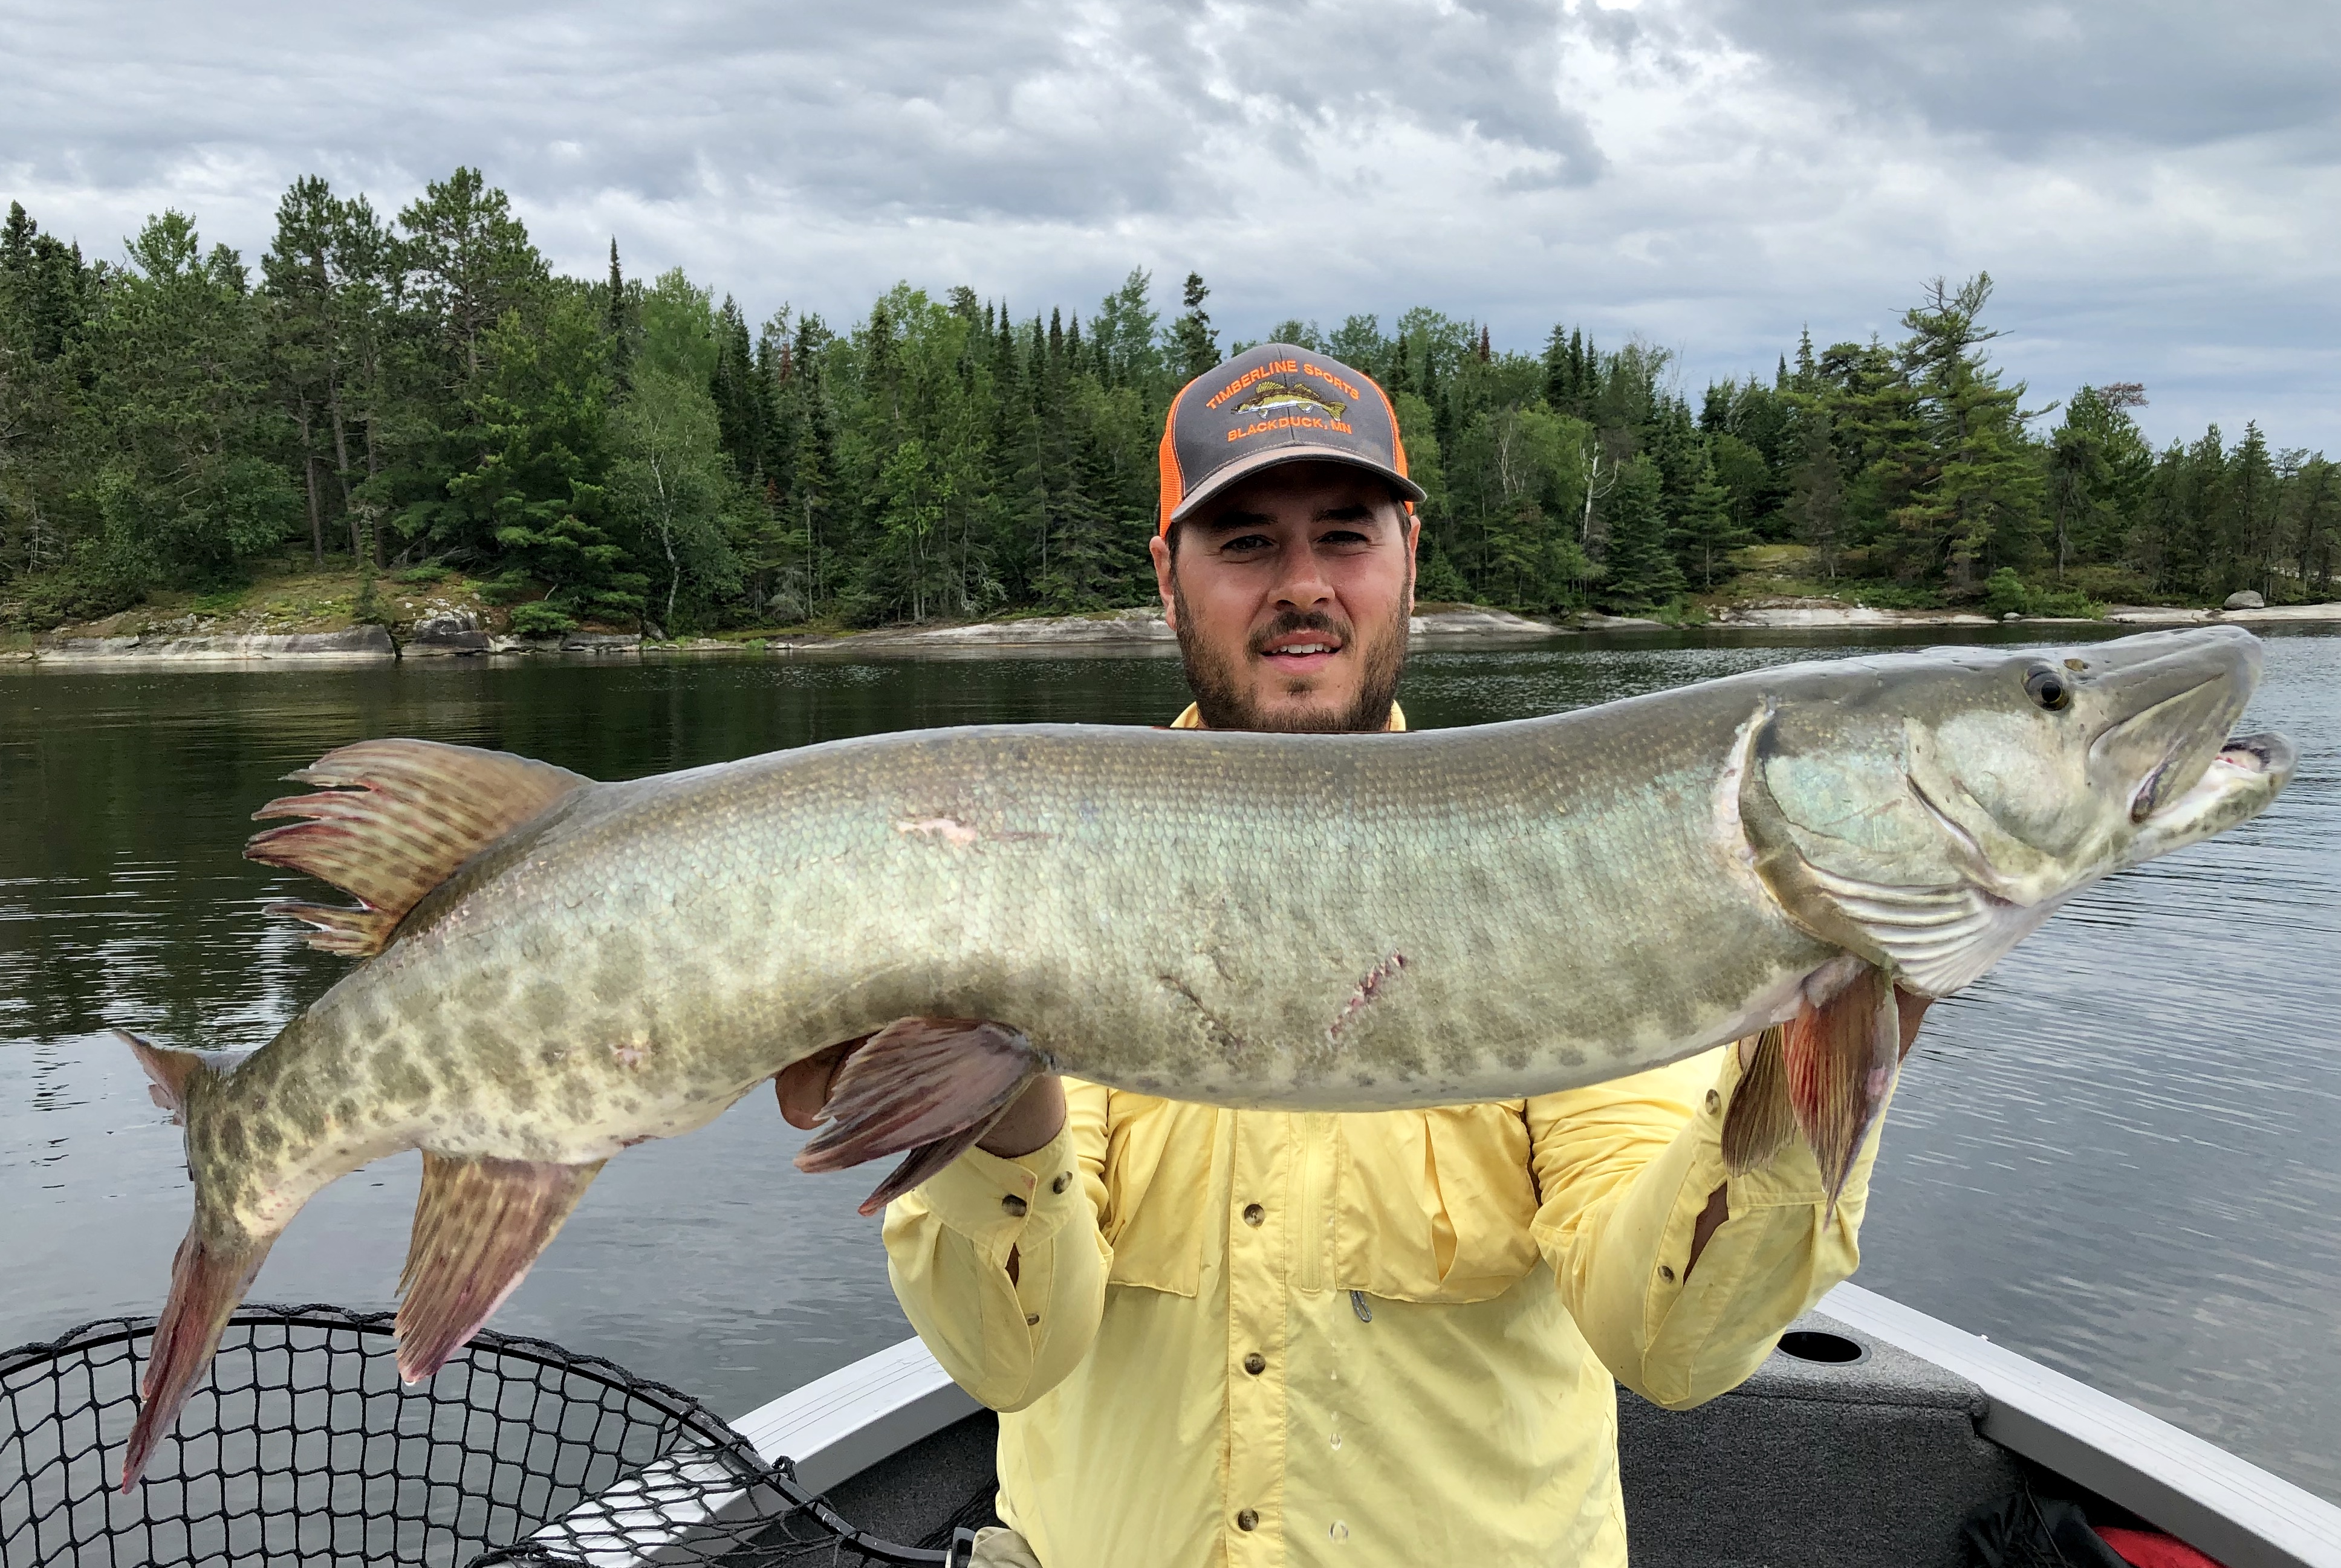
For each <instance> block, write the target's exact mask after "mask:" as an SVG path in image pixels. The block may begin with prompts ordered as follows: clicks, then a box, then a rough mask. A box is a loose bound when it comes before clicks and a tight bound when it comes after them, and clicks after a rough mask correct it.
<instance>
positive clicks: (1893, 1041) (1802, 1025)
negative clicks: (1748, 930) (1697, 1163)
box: [1723, 964, 1902, 1223]
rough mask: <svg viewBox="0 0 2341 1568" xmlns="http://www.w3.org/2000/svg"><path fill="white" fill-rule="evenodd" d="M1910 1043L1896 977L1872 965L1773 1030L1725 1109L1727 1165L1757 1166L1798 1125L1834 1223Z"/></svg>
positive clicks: (1734, 1168)
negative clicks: (1906, 1038)
mask: <svg viewBox="0 0 2341 1568" xmlns="http://www.w3.org/2000/svg"><path fill="white" fill-rule="evenodd" d="M1901 1043H1902V1035H1901V1018H1900V1012H1899V1009H1898V1007H1897V1005H1896V1003H1895V999H1894V982H1893V981H1892V980H1891V979H1890V978H1888V976H1887V975H1886V973H1885V971H1883V970H1881V969H1878V968H1873V967H1871V966H1869V965H1866V964H1865V965H1863V966H1862V967H1861V968H1860V971H1859V972H1858V974H1856V975H1855V976H1854V978H1852V979H1851V980H1850V981H1848V983H1847V984H1846V985H1845V987H1843V988H1842V989H1841V990H1839V991H1838V992H1837V993H1836V994H1835V995H1834V996H1832V997H1829V998H1828V1000H1827V1001H1825V1002H1821V1003H1819V1004H1818V1005H1815V1004H1813V1003H1811V1002H1808V1003H1806V1005H1805V1006H1804V1007H1802V1008H1800V1009H1799V1010H1798V1014H1797V1016H1796V1017H1794V1018H1793V1019H1791V1020H1790V1021H1789V1022H1788V1024H1786V1025H1785V1026H1783V1025H1777V1024H1776V1025H1774V1026H1773V1027H1771V1028H1768V1029H1767V1030H1765V1031H1764V1034H1763V1036H1762V1037H1761V1038H1760V1039H1759V1040H1758V1044H1757V1047H1756V1054H1755V1056H1754V1057H1753V1058H1752V1059H1751V1060H1750V1061H1749V1062H1748V1070H1747V1072H1746V1073H1745V1074H1743V1075H1742V1076H1741V1077H1740V1080H1739V1087H1738V1089H1737V1090H1735V1091H1734V1092H1733V1094H1732V1099H1731V1108H1730V1110H1729V1111H1728V1112H1726V1113H1725V1116H1724V1121H1723V1157H1724V1164H1725V1166H1726V1168H1727V1169H1728V1170H1729V1171H1730V1173H1731V1174H1732V1175H1734V1176H1738V1175H1741V1174H1744V1173H1745V1172H1747V1171H1748V1170H1752V1169H1754V1168H1755V1167H1756V1166H1760V1165H1763V1164H1765V1163H1766V1162H1767V1161H1768V1160H1770V1159H1771V1158H1772V1157H1773V1156H1775V1155H1777V1154H1778V1153H1779V1151H1780V1150H1781V1148H1782V1147H1784V1146H1786V1145H1787V1143H1788V1136H1789V1134H1790V1133H1791V1132H1792V1131H1793V1132H1797V1133H1800V1134H1802V1135H1803V1138H1804V1142H1805V1146H1806V1147H1808V1148H1809V1149H1810V1150H1812V1154H1813V1160H1814V1162H1815V1163H1816V1164H1817V1165H1818V1166H1819V1167H1820V1174H1821V1187H1822V1191H1823V1193H1824V1195H1825V1196H1826V1201H1827V1203H1828V1217H1829V1220H1830V1222H1831V1223H1834V1222H1835V1220H1836V1218H1837V1206H1838V1197H1839V1196H1842V1195H1843V1193H1844V1191H1845V1184H1846V1179H1847V1177H1848V1176H1850V1175H1851V1174H1852V1172H1853V1162H1854V1161H1855V1159H1857V1158H1858V1157H1859V1156H1860V1153H1861V1146H1862V1143H1863V1142H1864V1140H1865V1139H1867V1137H1868V1134H1869V1129H1870V1127H1871V1126H1873V1125H1874V1124H1875V1123H1876V1122H1877V1120H1878V1111H1879V1110H1880V1109H1881V1108H1882V1107H1884V1106H1885V1104H1886V1099H1887V1097H1888V1095H1890V1094H1891V1093H1892V1092H1893V1089H1894V1077H1895V1072H1896V1069H1897V1068H1898V1067H1899V1065H1900V1063H1901Z"/></svg>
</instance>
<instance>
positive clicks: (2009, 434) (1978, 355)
mask: <svg viewBox="0 0 2341 1568" xmlns="http://www.w3.org/2000/svg"><path fill="white" fill-rule="evenodd" d="M1991 287H1992V284H1991V274H1990V273H1977V274H1976V275H1975V276H1974V277H1973V278H1970V279H1969V280H1968V281H1967V283H1963V284H1961V285H1960V286H1959V287H1958V288H1957V289H1956V290H1953V289H1952V288H1950V287H1949V285H1948V283H1946V282H1945V281H1944V280H1943V279H1940V278H1938V279H1936V280H1935V281H1934V283H1932V284H1930V285H1929V287H1928V295H1927V299H1926V301H1925V303H1921V304H1918V305H1916V306H1914V307H1912V308H1911V309H1910V310H1908V311H1907V312H1905V313H1904V314H1903V318H1902V321H1903V324H1904V325H1905V326H1906V327H1908V329H1909V330H1910V334H1911V335H1910V337H1909V338H1908V340H1907V341H1906V342H1904V343H1903V345H1902V350H1901V357H1902V361H1903V363H1904V365H1905V367H1906V368H1907V372H1908V376H1909V379H1910V383H1911V388H1912V391H1913V392H1915V394H1916V398H1917V402H1918V418H1919V421H1920V423H1921V425H1922V427H1923V428H1924V430H1925V432H1926V433H1927V436H1928V445H1929V448H1930V451H1929V453H1928V456H1929V459H1930V461H1928V470H1929V471H1928V473H1927V474H1925V475H1924V476H1923V478H1922V479H1921V480H1920V482H1919V483H1918V484H1917V485H1915V486H1914V487H1913V493H1912V495H1911V499H1910V500H1909V501H1908V503H1906V504H1905V505H1904V506H1902V507H1901V508H1900V509H1899V510H1898V512H1897V514H1896V521H1897V522H1898V524H1899V526H1900V528H1901V531H1902V534H1903V539H1904V545H1905V550H1906V551H1908V552H1910V553H1913V554H1915V555H1917V557H1918V559H1919V560H1922V561H1927V562H1928V563H1930V564H1934V565H1937V566H1938V567H1939V569H1940V570H1941V571H1943V573H1944V575H1945V576H1946V577H1947V579H1948V581H1949V583H1950V586H1951V587H1952V588H1954V589H1966V588H1968V587H1970V586H1971V585H1973V584H1975V583H1977V581H1979V580H1980V578H1981V577H1982V576H1983V575H1984V574H1986V573H1987V572H1988V571H1991V570H1992V569H1993V568H1994V567H1996V566H2001V565H2005V566H2010V567H2020V566H2022V565H2023V564H2025V563H2026V561H2028V560H2029V559H2030V558H2031V557H2032V555H2033V554H2035V553H2036V551H2037V548H2038V545H2039V541H2040V536H2041V534H2042V533H2043V531H2045V530H2044V520H2043V516H2042V512H2041V495H2042V490H2043V485H2042V481H2041V476H2040V471H2039V468H2038V466H2037V464H2036V463H2035V462H2034V461H2032V459H2031V454H2030V452H2029V451H2028V450H2027V445H2026V436H2025V432H2024V421H2025V419H2026V418H2027V417H2029V416H2027V415H2026V414H2024V413H2023V412H2022V411H2021V408H2020V406H2019V405H2020V404H2021V402H2022V401H2023V397H2024V390H2025V389H2024V385H2023V383H2022V382H2017V384H2016V385H2015V386H2013V387H2002V386H2001V385H2000V384H1999V372H1997V371H1996V370H1994V369H1992V368H1991V367H1990V365H1989V364H1988V363H1987V361H1986V360H1985V358H1984V355H1983V353H1982V352H1981V350H1982V345H1983V344H1985V343H1987V342H1990V341H1991V340H1992V339H1993V338H1995V337H1997V336H1998V335H1999V334H1998V333H1997V332H1993V331H1988V330H1987V329H1985V328H1984V326H1983V325H1982V324H1981V322H1980V319H1979V318H1980V316H1981V313H1982V311H1983V307H1984V304H1985V303H1986V302H1987V301H1988V300H1989V299H1990V298H1991ZM1907 558H1908V557H1907V556H1906V559H1907Z"/></svg>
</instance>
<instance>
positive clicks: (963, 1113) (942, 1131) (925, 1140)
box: [796, 1018, 1048, 1214]
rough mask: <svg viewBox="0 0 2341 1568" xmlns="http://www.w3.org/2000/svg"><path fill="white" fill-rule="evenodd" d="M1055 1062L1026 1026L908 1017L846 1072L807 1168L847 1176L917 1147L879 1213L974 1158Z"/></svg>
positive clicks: (871, 1200)
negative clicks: (973, 1150) (971, 1151)
mask: <svg viewBox="0 0 2341 1568" xmlns="http://www.w3.org/2000/svg"><path fill="white" fill-rule="evenodd" d="M1047 1070H1048V1061H1047V1059H1046V1058H1045V1057H1042V1056H1041V1053H1040V1052H1039V1051H1038V1050H1036V1049H1034V1048H1033V1046H1032V1042H1031V1040H1029V1039H1027V1038H1025V1037H1024V1035H1023V1033H1022V1032H1021V1030H1018V1029H1013V1028H1011V1027H1008V1026H1007V1025H1005V1024H995V1023H991V1022H988V1021H986V1020H984V1019H981V1018H898V1019H896V1020H895V1021H894V1022H893V1023H892V1024H889V1025H888V1026H887V1027H884V1028H883V1029H881V1030H880V1031H879V1032H878V1033H877V1034H875V1035H872V1037H870V1041H869V1043H868V1044H867V1045H864V1046H863V1047H862V1048H861V1049H860V1050H857V1051H855V1052H854V1053H853V1054H852V1056H850V1057H846V1059H845V1063H844V1065H843V1066H842V1067H839V1068H838V1070H837V1077H836V1078H835V1080H834V1081H833V1082H832V1084H831V1086H830V1094H829V1103H828V1104H827V1105H825V1106H823V1107H822V1115H823V1116H824V1117H825V1118H827V1119H828V1120H829V1122H830V1124H831V1125H830V1126H829V1127H828V1128H826V1129H825V1130H824V1131H822V1133H821V1134H820V1135H819V1136H816V1137H815V1138H813V1139H812V1142H810V1143H808V1144H806V1145H805V1146H804V1147H803V1148H802V1149H800V1150H798V1151H797V1158H796V1163H797V1168H798V1169H799V1170H804V1171H816V1172H818V1171H837V1170H843V1169H845V1168H846V1167H847V1166H857V1165H860V1164H861V1163H862V1161H864V1160H872V1159H877V1158H880V1157H881V1156H885V1155H892V1154H901V1153H902V1152H904V1151H905V1150H912V1151H916V1152H914V1153H912V1154H911V1157H910V1158H909V1159H907V1160H905V1161H903V1162H902V1166H900V1167H899V1168H898V1169H896V1170H895V1172H894V1173H893V1175H892V1176H889V1177H887V1179H886V1181H885V1182H884V1183H883V1184H882V1186H880V1187H879V1188H878V1190H877V1191H876V1192H874V1193H872V1194H871V1195H870V1196H869V1197H868V1198H867V1199H866V1200H864V1202H863V1203H862V1213H863V1214H874V1213H876V1212H877V1211H878V1210H879V1209H880V1208H882V1207H883V1206H885V1205H886V1204H887V1203H889V1202H891V1201H892V1199H894V1198H895V1197H898V1196H901V1195H902V1194H903V1193H905V1192H908V1191H909V1190H910V1189H911V1187H914V1186H918V1184H919V1183H921V1182H922V1181H924V1180H926V1179H927V1178H928V1177H929V1176H932V1175H933V1174H934V1173H935V1172H936V1171H939V1170H941V1168H942V1167H943V1166H947V1165H949V1164H950V1163H951V1161H952V1160H954V1159H957V1158H958V1157H959V1156H961V1154H964V1153H965V1152H966V1151H967V1149H968V1148H969V1147H970V1146H971V1145H973V1144H974V1143H975V1141H976V1140H977V1139H979V1138H981V1136H983V1135H984V1133H985V1132H986V1131H987V1130H988V1129H989V1128H990V1127H991V1124H992V1123H993V1122H996V1121H998V1120H999V1119H1000V1117H1001V1113H1003V1112H1004V1111H1006V1110H1007V1109H1008V1107H1010V1106H1011V1105H1013V1104H1015V1103H1016V1097H1018V1096H1019V1095H1021V1094H1022V1093H1023V1092H1024V1090H1025V1088H1026V1087H1027V1086H1028V1085H1030V1084H1031V1081H1032V1080H1033V1079H1034V1078H1036V1077H1040V1076H1041V1074H1042V1073H1043V1072H1045V1071H1047Z"/></svg>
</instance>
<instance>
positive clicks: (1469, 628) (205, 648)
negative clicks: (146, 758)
mask: <svg viewBox="0 0 2341 1568" xmlns="http://www.w3.org/2000/svg"><path fill="white" fill-rule="evenodd" d="M2011 621H2012V622H2014V623H2016V624H2019V625H2021V624H2030V625H2040V626H2049V625H2081V626H2091V625H2107V624H2110V625H2116V626H2125V627H2137V628H2140V629H2146V628H2152V627H2165V626H2204V625H2212V624H2217V623H2227V624H2233V625H2237V626H2284V625H2304V626H2315V625H2341V604H2296V605H2281V606H2276V607H2271V608H2260V607H2256V606H2255V607H2249V608H2238V609H2235V610H2189V609H2184V608H2177V607H2170V606H2158V605H2116V606H2113V607H2111V608H2110V609H2108V610H2107V611H2106V613H2105V616H2104V618H2103V619H2102V620H2060V619H2058V618H2055V617H2028V616H2027V617H2003V618H2001V619H2000V620H1993V619H1992V618H1990V617H1988V616H1984V615H1977V614H1975V613H1973V612H1971V611H1963V610H1878V609H1871V608H1868V607H1867V606H1862V605H1847V604H1830V603H1814V602H1810V601H1807V602H1804V603H1787V604H1770V605H1760V604H1759V605H1752V606H1744V607H1743V606H1731V607H1728V608H1726V609H1724V610H1721V611H1719V612H1718V613H1717V614H1716V615H1715V616H1714V617H1713V618H1712V619H1711V620H1708V621H1707V622H1706V623H1705V624H1706V625H1708V626H1710V627H1728V628H1746V629H1749V630H1838V629H1854V630H1882V629H1889V628H1895V627H1934V626H1940V627H1986V626H1996V625H2003V624H2007V623H2009V622H2011ZM1668 629H1669V628H1668V627H1667V623H1665V622H1662V621H1658V620H1646V619H1642V618H1639V617H1635V616H1620V615H1594V614H1586V615H1577V616H1571V617H1569V618H1568V619H1567V620H1560V621H1554V622H1548V621H1542V620H1529V619H1528V618H1527V617H1524V616H1519V615H1514V614H1512V613H1510V612H1509V611H1508V610H1489V609H1485V608H1482V607H1479V606H1456V607H1452V608H1447V607H1442V608H1439V609H1437V610H1430V611H1427V612H1426V613H1424V614H1421V615H1418V616H1416V617H1415V619H1414V621H1413V625H1412V627H1411V629H1410V630H1411V635H1412V639H1413V640H1414V641H1415V642H1416V643H1417V644H1418V645H1428V646H1436V647H1450V648H1451V647H1458V646H1469V645H1473V644H1479V645H1493V644H1501V643H1512V642H1529V641H1536V640H1542V639H1546V638H1550V637H1554V636H1558V635H1561V634H1565V633H1570V632H1599V631H1639V630H1668ZM1176 641H1177V638H1176V636H1175V635H1174V634H1173V633H1172V631H1171V630H1170V626H1169V625H1168V624H1167V623H1166V622H1165V621H1164V620H1163V619H1162V617H1161V615H1160V614H1159V613H1158V612H1156V611H1154V610H1111V611H1105V612H1101V613H1099V614H1095V615H1078V616H1043V617H1032V618H1030V619H1026V620H997V621H978V622H975V623H972V624H970V625H965V626H938V627H886V628H882V629H880V630H875V631H862V632H850V633H847V634H845V635H842V636H835V637H820V636H777V637H772V638H766V639H761V640H731V639H719V638H690V639H682V640H673V641H657V640H643V639H642V638H640V637H637V636H634V635H633V634H631V633H623V632H572V633H570V634H568V635H567V636H564V637H557V638H553V637H546V638H517V637H506V636H502V635H499V634H497V633H494V632H491V631H489V630H486V629H485V628H484V627H483V625H482V624H481V623H480V621H479V619H478V618H477V617H476V616H475V615H473V614H472V613H471V612H469V611H456V612H453V613H449V614H443V615H439V616H435V617H433V618H430V619H427V620H422V621H418V622H416V623H415V624H414V625H413V627H411V628H409V629H408V630H407V631H406V634H405V635H404V636H403V637H393V635H392V633H391V631H390V630H388V629H386V628H384V627H381V626H355V627H351V628H349V629H347V630H341V631H311V632H291V633H282V634H265V633H251V634H237V635H204V634H200V633H194V632H190V631H186V630H180V629H178V628H175V627H174V628H173V629H172V630H169V631H166V632H161V633H153V634H147V635H139V636H122V637H74V636H51V637H46V638H43V639H41V640H38V641H36V642H35V644H34V645H33V646H32V647H31V648H30V649H25V650H16V651H14V652H5V653H0V662H14V663H44V664H75V665H81V664H92V665H120V664H140V665H143V664H149V663H161V662H173V663H207V664H233V665H242V666H252V665H256V664H271V665H279V666H283V665H299V666H304V667H306V666H322V665H338V664H374V663H389V662H393V661H394V660H400V659H448V658H466V657H470V658H478V657H503V656H514V655H531V656H543V655H548V654H564V655H589V656H603V657H610V656H616V657H622V658H630V659H631V658H641V657H643V656H651V657H657V656H661V655H668V654H726V653H758V654H762V653H772V652H785V653H800V652H811V651H815V650H861V649H869V650H899V651H906V652H907V651H929V652H947V651H951V650H971V651H979V650H1018V649H1034V648H1066V649H1075V648H1111V647H1142V646H1146V645H1149V644H1152V645H1158V646H1168V645H1171V644H1175V642H1176Z"/></svg>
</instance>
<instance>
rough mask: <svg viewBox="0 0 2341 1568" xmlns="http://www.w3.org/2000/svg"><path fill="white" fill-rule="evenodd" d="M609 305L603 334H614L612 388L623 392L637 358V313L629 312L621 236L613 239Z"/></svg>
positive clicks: (604, 312)
mask: <svg viewBox="0 0 2341 1568" xmlns="http://www.w3.org/2000/svg"><path fill="white" fill-rule="evenodd" d="M604 286H605V287H606V288H607V289H608V291H609V295H610V297H609V301H608V303H607V305H606V307H605V308H604V311H603V317H602V322H603V331H604V332H608V333H609V334H610V384H611V385H612V386H613V387H615V388H617V389H618V391H619V392H624V391H625V390H626V386H627V375H628V372H630V371H631V369H632V368H633V357H634V333H633V312H632V311H631V310H629V309H628V308H627V306H628V302H627V299H626V274H625V273H624V272H623V271H622V270H621V269H620V268H619V266H618V236H617V235H615V234H612V235H611V236H610V281H609V283H607V284H606V285H604Z"/></svg>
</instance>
